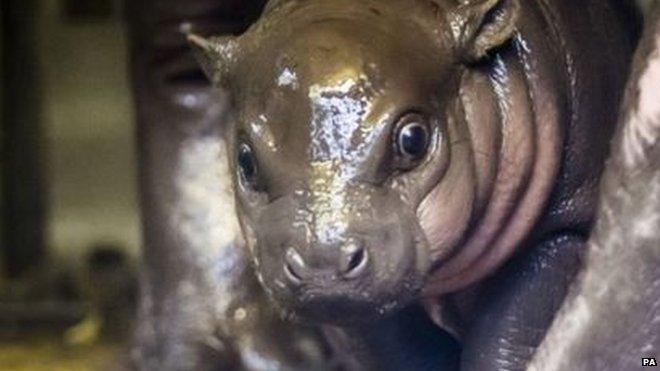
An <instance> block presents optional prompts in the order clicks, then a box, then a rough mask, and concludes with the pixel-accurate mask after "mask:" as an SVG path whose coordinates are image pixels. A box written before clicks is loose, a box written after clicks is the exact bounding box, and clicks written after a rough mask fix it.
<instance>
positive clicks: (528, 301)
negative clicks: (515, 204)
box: [461, 233, 585, 371]
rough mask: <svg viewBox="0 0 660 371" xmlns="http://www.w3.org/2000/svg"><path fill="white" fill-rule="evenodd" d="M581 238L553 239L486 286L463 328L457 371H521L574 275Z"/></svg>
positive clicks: (578, 260) (564, 236)
mask: <svg viewBox="0 0 660 371" xmlns="http://www.w3.org/2000/svg"><path fill="white" fill-rule="evenodd" d="M584 245H585V242H584V238H583V237H581V236H578V235H573V234H568V233H567V234H558V235H555V236H553V237H551V238H548V239H546V240H545V241H544V242H542V243H540V244H538V245H537V246H536V247H535V248H532V249H529V250H527V251H526V252H525V253H524V254H523V255H521V256H519V257H517V258H516V259H514V260H512V261H511V262H509V263H508V265H507V266H506V267H505V268H504V269H503V270H502V271H501V272H500V273H498V274H497V275H496V276H494V277H493V278H492V279H490V280H489V281H488V283H487V284H486V286H485V287H484V289H483V291H480V292H479V294H478V298H477V299H476V302H475V309H474V311H475V313H476V314H477V315H476V316H474V320H473V322H472V323H469V324H466V325H467V331H466V333H465V338H464V341H463V346H464V348H463V354H462V357H461V370H465V371H471V370H475V371H476V370H502V371H504V370H506V371H512V370H524V369H525V367H526V365H527V364H528V362H529V361H530V359H531V358H532V356H533V353H534V350H535V349H536V347H537V346H538V345H539V343H540V342H541V340H542V339H543V336H544V334H545V332H546V330H547V328H548V327H549V326H550V324H551V322H552V319H553V318H554V315H555V312H556V311H557V309H558V308H559V307H560V305H561V303H562V302H563V299H564V297H565V295H566V292H567V289H568V287H569V285H570V282H571V281H572V278H573V277H574V276H575V274H576V272H577V271H578V268H579V264H580V254H581V251H582V250H583V248H584Z"/></svg>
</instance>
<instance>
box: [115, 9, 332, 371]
mask: <svg viewBox="0 0 660 371" xmlns="http://www.w3.org/2000/svg"><path fill="white" fill-rule="evenodd" d="M126 5H127V7H128V9H127V10H128V13H127V14H128V15H129V20H130V25H131V36H132V46H133V55H132V56H133V60H132V62H133V63H132V68H133V77H134V79H133V81H134V93H135V99H136V103H137V114H138V136H139V157H140V186H141V196H142V207H143V216H144V222H143V225H144V237H145V250H144V266H143V268H142V269H143V270H142V279H141V289H142V295H141V304H140V311H139V320H138V323H139V326H138V329H137V332H136V341H135V346H134V349H133V352H132V358H133V360H134V362H135V366H136V368H137V369H141V370H216V369H217V370H235V369H241V370H266V369H267V370H273V369H324V368H325V367H326V364H327V363H328V361H327V360H326V359H325V355H326V354H325V348H324V345H323V343H321V342H320V341H319V338H318V337H315V333H314V332H312V331H310V330H308V329H303V328H300V327H296V326H294V325H290V324H285V323H284V322H282V321H280V320H279V317H278V316H277V315H276V314H275V313H274V312H273V311H271V310H270V306H269V305H268V304H266V303H265V302H264V300H265V298H264V296H263V294H262V291H261V289H260V287H259V286H258V284H257V282H256V279H255V278H254V274H253V272H252V269H251V267H250V266H249V264H248V261H247V259H246V258H245V256H244V254H243V249H242V248H241V246H240V245H239V244H238V241H237V240H236V237H237V236H238V235H237V234H236V232H237V222H236V220H235V216H234V211H233V197H232V195H231V188H230V186H229V180H228V177H227V175H226V167H227V165H226V153H225V152H224V142H223V140H222V139H221V135H220V134H221V131H222V125H221V123H222V122H223V117H224V116H223V115H224V111H225V109H224V106H225V104H224V100H223V99H222V94H221V93H219V92H217V91H215V90H211V89H210V87H209V86H208V84H207V82H206V80H205V79H204V78H203V77H202V75H201V72H199V70H198V68H197V67H196V65H195V63H194V61H193V60H192V58H190V57H189V55H188V52H187V50H188V48H187V45H186V43H185V38H184V37H183V36H182V34H181V33H180V31H179V28H180V26H181V25H182V23H183V22H185V21H191V22H194V24H193V27H194V28H195V29H196V30H200V31H202V32H215V33H221V34H224V33H228V32H237V31H240V30H241V29H242V28H243V27H245V25H246V23H247V21H248V20H249V19H250V18H251V17H253V16H255V15H256V13H257V12H258V10H259V7H260V5H261V4H260V3H259V2H258V1H248V2H246V1H208V0H206V1H205V0H201V1H200V0H196V1H185V2H182V1H168V0H163V1H155V0H154V1H128V2H126ZM330 366H331V364H330Z"/></svg>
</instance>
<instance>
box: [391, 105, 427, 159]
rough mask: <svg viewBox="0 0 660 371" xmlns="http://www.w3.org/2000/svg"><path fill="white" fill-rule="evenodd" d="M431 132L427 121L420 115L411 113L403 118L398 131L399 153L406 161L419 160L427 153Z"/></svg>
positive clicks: (397, 147) (397, 146) (397, 143)
mask: <svg viewBox="0 0 660 371" xmlns="http://www.w3.org/2000/svg"><path fill="white" fill-rule="evenodd" d="M429 143H430V134H429V129H428V125H427V124H426V121H425V120H424V119H423V118H422V117H421V116H419V115H417V114H414V115H409V116H406V117H404V118H403V119H402V120H401V124H400V125H399V129H398V130H397V132H396V138H395V146H396V150H397V153H398V154H399V155H400V156H402V157H403V160H405V161H406V162H411V161H417V160H419V159H421V158H422V157H424V156H425V155H426V152H427V151H428V148H429Z"/></svg>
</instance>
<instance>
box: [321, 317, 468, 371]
mask: <svg viewBox="0 0 660 371" xmlns="http://www.w3.org/2000/svg"><path fill="white" fill-rule="evenodd" d="M325 333H326V335H327V337H328V339H329V341H330V342H331V344H332V346H333V348H334V349H335V350H336V351H337V352H339V353H340V354H342V355H343V356H344V357H345V358H346V359H347V361H346V363H347V364H348V367H349V369H350V370H381V371H389V370H392V371H408V370H410V371H413V370H414V371H426V370H428V371H430V370H444V371H452V370H458V366H459V364H458V363H459V356H460V346H459V344H458V343H457V342H456V341H455V340H454V339H453V338H452V337H451V336H450V335H449V334H448V333H446V332H444V331H442V330H441V329H439V328H438V327H437V326H436V325H435V323H433V322H432V321H431V320H430V319H429V318H428V316H427V315H426V313H425V312H424V309H423V308H422V307H421V306H419V305H413V306H410V307H408V308H406V309H404V310H402V311H400V312H397V313H395V314H393V315H391V316H389V317H387V318H385V319H382V320H379V321H377V322H375V323H368V324H363V325H359V326H354V327H342V328H338V327H330V326H327V327H325ZM348 360H350V361H348Z"/></svg>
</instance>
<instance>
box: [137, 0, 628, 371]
mask: <svg viewBox="0 0 660 371" xmlns="http://www.w3.org/2000/svg"><path fill="white" fill-rule="evenodd" d="M200 3H202V2H200ZM209 3H210V2H209ZM205 6H206V5H205ZM205 6H197V7H195V11H198V12H203V10H204V9H212V8H213V7H208V6H206V7H205ZM227 7H229V8H231V7H232V5H227ZM236 7H238V5H236ZM157 8H158V7H157ZM624 8H626V5H625V4H624V2H621V1H615V0H608V1H601V0H580V1H571V2H568V1H559V0H543V1H542V0H534V1H518V0H470V1H463V2H460V4H459V2H458V1H450V0H416V1H409V0H407V1H404V0H365V1H360V2H355V1H349V0H324V1H321V0H307V1H295V0H282V1H272V2H270V3H269V4H268V5H267V6H266V8H265V10H264V12H263V13H262V16H261V18H260V19H259V20H257V21H256V23H255V24H254V25H253V26H252V27H250V28H249V29H248V30H247V31H246V32H245V33H243V34H242V35H241V36H238V37H235V36H223V37H212V38H208V39H204V38H202V37H200V36H197V35H190V36H189V39H190V41H192V43H193V44H194V45H195V46H196V48H197V54H198V57H199V59H200V61H201V65H202V66H203V69H204V71H205V72H206V73H207V75H208V76H209V77H210V79H211V80H212V81H213V82H214V83H215V85H217V86H220V87H222V88H224V90H225V92H227V93H229V94H228V95H229V104H228V105H227V106H226V105H225V103H226V101H225V100H224V99H223V98H222V95H221V94H219V93H218V92H212V91H210V90H208V89H206V88H204V89H199V87H195V88H194V89H191V90H186V89H187V88H186V89H183V90H177V89H181V87H180V86H179V87H177V89H170V90H168V89H167V88H163V87H161V86H160V85H159V83H160V82H161V81H163V82H165V83H172V82H181V81H183V82H190V81H193V82H195V83H199V81H198V79H197V78H196V77H194V75H193V77H194V78H192V79H191V78H190V76H189V75H186V74H185V73H183V74H176V73H171V71H173V70H175V71H177V72H181V71H183V72H186V68H189V67H187V66H186V67H182V64H183V65H185V63H182V62H181V61H174V62H172V63H170V64H167V63H164V67H162V68H161V69H156V79H155V80H156V83H155V84H153V85H151V84H150V83H149V82H148V81H147V82H143V83H141V84H137V86H136V92H137V93H138V94H137V96H138V103H139V104H141V105H142V107H147V108H144V109H143V111H139V113H140V114H141V115H140V119H141V122H140V128H141V129H140V135H141V143H142V148H143V150H142V154H141V156H142V159H141V161H142V163H143V165H142V166H143V167H142V168H143V172H144V173H143V176H142V179H143V180H142V188H143V204H144V206H145V215H147V216H148V218H147V219H146V222H145V226H146V234H147V255H146V258H147V261H148V263H150V264H149V270H148V275H149V276H148V277H146V278H145V279H144V280H143V282H144V290H143V291H144V292H145V293H146V294H145V295H144V299H143V304H142V313H143V314H142V317H143V319H144V321H143V323H144V324H143V325H142V326H141V330H140V331H139V332H138V340H139V343H140V346H138V347H137V349H138V352H136V354H137V355H138V356H137V357H138V358H139V359H141V361H139V362H141V363H142V364H143V365H147V366H144V367H143V368H145V369H149V368H150V367H149V365H152V366H153V365H161V366H162V365H164V364H168V362H173V363H169V364H170V365H173V366H171V367H172V369H204V368H205V367H211V366H209V363H214V362H219V361H218V358H219V359H220V360H222V359H224V358H227V357H226V354H233V355H234V356H235V357H236V354H238V356H237V357H241V356H243V357H245V355H246V354H247V355H249V354H250V352H251V351H252V350H253V349H254V347H253V346H251V344H253V343H254V339H255V336H252V335H253V334H256V339H257V340H258V341H257V343H259V344H262V347H261V349H262V350H263V349H265V350H266V351H265V352H262V353H261V354H262V356H264V357H265V358H266V359H270V360H272V361H274V362H276V364H278V363H277V362H282V361H283V362H285V363H284V365H287V366H282V363H279V364H280V368H285V369H288V368H296V363H295V362H291V360H292V359H293V360H295V359H300V358H299V354H300V352H299V351H298V350H297V349H295V347H294V348H291V347H287V346H284V348H283V349H280V348H279V347H280V346H282V345H283V344H284V343H283V342H282V338H281V337H280V336H279V335H277V334H273V333H272V331H268V328H269V327H271V326H272V327H273V328H280V326H283V325H282V323H281V322H278V320H277V319H276V318H275V317H276V316H275V315H274V314H273V312H272V310H271V308H270V304H268V303H274V304H275V307H277V309H279V310H280V311H281V312H283V313H285V314H286V315H287V316H288V317H293V318H300V319H306V320H307V321H308V323H309V322H311V323H314V324H323V326H322V329H323V332H324V334H325V338H324V339H320V338H319V337H318V333H317V332H315V331H314V330H313V329H308V328H305V327H301V328H298V327H296V328H295V330H292V331H291V334H292V337H291V338H292V339H303V341H302V342H305V341H306V340H304V339H312V340H311V341H312V343H315V344H319V345H318V348H319V349H323V347H324V345H325V340H327V341H329V342H330V343H332V344H333V346H334V348H335V354H337V353H339V354H342V355H343V358H345V359H348V360H349V361H350V362H349V363H352V367H353V368H358V369H376V368H380V369H397V370H401V369H415V370H419V369H437V368H438V367H440V366H444V367H445V368H447V369H455V367H458V366H457V365H456V364H455V361H456V360H455V357H454V358H452V357H451V356H448V355H447V354H445V353H443V351H441V350H438V352H436V353H434V352H432V351H428V349H431V350H432V349H433V348H434V347H435V348H437V349H440V347H441V346H447V344H449V348H450V349H453V348H452V346H453V345H451V344H452V343H451V341H447V340H446V334H445V333H444V332H443V331H441V330H440V329H439V328H443V329H445V330H448V331H450V332H452V333H453V334H454V335H455V336H456V337H457V338H459V339H460V341H461V343H462V347H463V351H462V361H461V363H462V365H461V369H476V370H481V369H492V368H493V364H495V365H497V367H498V369H521V368H522V367H524V365H525V364H526V362H527V361H528V360H529V359H530V357H531V353H532V352H533V349H534V348H535V346H536V345H537V344H538V342H539V341H540V339H541V337H542V336H543V334H544V332H545V329H546V328H547V326H548V325H549V323H550V321H551V320H552V317H553V315H554V313H555V310H556V309H557V307H558V306H559V304H560V303H561V300H562V299H563V297H564V294H565V291H566V288H567V287H568V284H569V282H570V281H571V279H572V276H573V274H574V272H575V271H576V270H577V268H578V264H579V255H580V251H581V250H582V248H583V246H584V241H585V240H586V236H587V235H588V232H589V230H590V227H591V223H592V219H593V213H594V204H595V200H596V194H597V192H596V191H597V186H596V185H597V180H598V177H599V176H600V173H601V170H602V166H603V163H604V159H605V157H606V154H607V149H608V141H609V138H610V136H611V135H612V132H613V128H614V123H615V117H616V111H617V107H618V101H619V98H620V97H619V92H620V91H621V90H622V86H623V82H624V80H625V76H626V74H627V68H628V63H629V59H630V55H631V53H632V49H633V44H634V31H635V22H634V20H633V18H632V17H627V16H625V14H629V12H624V11H622V10H623V9H624ZM163 9H164V8H163ZM200 9H201V10H200ZM161 11H162V10H161ZM209 14H218V13H217V12H216V11H215V10H214V11H213V12H211V10H209ZM163 18H164V19H166V20H167V19H169V18H167V17H163ZM190 18H191V19H192V20H193V21H194V20H195V17H194V14H193V15H191V17H190ZM163 23H164V24H167V23H166V22H163ZM156 24H158V22H156ZM197 24H201V27H200V26H197ZM192 29H193V30H194V31H195V32H199V33H204V34H213V33H226V31H233V32H235V31H236V29H235V28H231V27H227V28H226V29H222V27H220V28H219V29H213V28H211V29H209V27H208V24H207V23H204V22H195V23H194V24H193V28H192ZM221 31H224V32H221ZM158 40H159V41H162V40H160V39H158ZM164 44H167V39H165V43H164ZM140 53H141V52H140V51H139V50H138V52H136V55H138V56H140V55H141V54H140ZM164 55H168V54H166V53H154V56H153V60H154V61H156V64H157V65H158V63H162V62H161V61H162V56H164ZM148 62H149V60H148V59H147V60H141V59H138V60H137V63H136V66H137V69H136V76H137V78H138V82H140V81H143V80H144V79H143V78H142V77H141V76H139V75H140V73H144V71H146V70H147V69H148V66H149V63H148ZM161 72H162V75H163V76H160V75H159V73H161ZM145 75H148V74H146V73H145ZM141 79H142V80H141ZM165 85H166V84H165ZM195 89H196V90H195ZM154 91H155V92H156V94H153V92H154ZM160 91H164V94H160V95H159V94H158V93H159V92H160ZM185 98H193V99H185ZM149 105H151V106H152V108H148V106H149ZM139 107H140V106H139ZM153 107H159V109H155V108H153ZM225 108H226V110H227V112H228V115H227V116H224V115H223V113H224V112H225ZM163 112H170V113H172V114H171V115H169V114H163ZM161 120H162V121H163V122H169V121H173V124H172V125H171V126H166V127H164V128H159V127H158V126H155V125H154V124H153V123H159V122H160V121H161ZM189 121H193V122H196V123H198V124H195V125H194V126H188V127H185V126H184V127H181V124H182V123H184V122H189ZM220 122H223V125H224V126H220V125H217V123H220ZM151 125H154V126H151ZM221 134H222V135H221ZM225 147H226V148H225ZM225 151H226V152H225ZM224 154H227V159H228V163H229V167H228V169H229V172H230V174H231V176H232V179H233V181H232V187H233V193H234V195H235V197H236V206H237V212H238V216H239V221H240V225H241V230H242V233H243V237H244V238H243V240H244V241H243V242H241V241H236V240H232V238H226V236H223V235H222V234H221V233H220V234H218V233H215V232H213V231H215V227H217V226H218V225H220V224H222V225H223V226H230V229H231V228H232V227H233V224H232V222H231V221H229V220H226V219H225V217H226V216H227V215H229V214H230V213H232V212H233V205H231V202H227V200H226V199H220V198H215V196H217V195H218V194H220V193H222V194H226V193H231V192H227V190H226V189H224V188H222V187H220V188H222V189H219V188H218V186H217V184H216V183H218V182H220V180H219V177H218V176H216V175H218V174H215V173H213V174H215V175H213V176H209V177H200V176H199V174H205V172H204V169H205V168H207V167H208V166H212V165H213V164H214V163H217V164H218V165H217V166H218V167H217V168H218V169H219V168H221V165H222V164H220V161H222V160H223V156H224ZM193 180H198V182H196V181H193ZM190 185H192V187H189V186H190ZM200 190H201V191H202V192H201V193H200ZM205 192H208V193H205ZM200 195H201V196H200ZM214 195H215V196H214ZM168 205H169V206H168ZM219 205H222V209H223V210H225V211H224V212H222V211H220V209H218V207H220V206H219ZM165 206H167V207H165ZM191 232H192V233H191ZM219 237H222V240H226V241H225V242H226V244H225V243H223V244H222V245H223V247H222V248H220V249H219V250H218V249H216V250H213V249H211V250H209V249H208V248H207V247H206V246H210V245H217V244H218V243H217V242H216V239H218V238H219ZM243 243H244V244H245V248H244V249H242V248H240V247H239V246H240V245H242V244H243ZM216 248H217V246H216ZM222 261H224V262H225V264H224V265H223V264H221V262H222ZM228 261H231V262H233V263H232V264H229V265H231V266H232V269H228V270H221V272H223V274H222V275H217V274H216V273H217V272H218V271H216V270H215V268H219V267H222V266H225V267H226V266H227V264H226V262H228ZM248 262H249V263H248ZM250 263H251V264H250ZM216 264H217V266H216ZM173 267H177V268H176V269H173ZM214 267H215V268H214ZM252 267H254V270H255V271H256V276H257V279H258V280H259V281H260V282H261V287H263V289H264V292H265V294H266V295H265V296H268V297H269V298H270V301H269V302H266V298H265V296H263V294H262V293H261V292H260V291H259V289H256V287H257V286H258V285H256V282H252V281H250V280H251V279H252V278H251V277H252V276H251V272H252ZM214 272H215V273H214ZM245 282H251V283H250V284H246V285H241V283H245ZM253 283H254V284H253ZM223 288H228V289H223ZM219 298H223V299H222V300H220V299H219ZM210 299H212V300H210ZM227 299H230V300H227ZM180 302H186V303H188V304H189V305H186V306H176V305H174V304H173V303H180ZM246 303H247V304H246ZM420 305H421V306H423V307H424V308H425V309H424V310H421V309H419V308H420ZM242 306H247V307H250V308H255V309H254V311H253V312H249V313H254V314H253V316H252V317H250V318H252V319H253V320H252V321H250V322H248V325H247V326H244V327H241V326H239V327H238V330H236V331H233V329H235V327H232V326H235V321H234V318H235V316H234V315H235V314H236V313H235V310H236V309H241V308H242ZM259 308H261V309H259ZM264 308H267V309H264ZM195 313H197V315H195ZM199 313H203V316H201V317H200V316H199ZM241 313H244V314H245V312H241ZM411 313H412V314H411ZM423 313H426V314H423ZM419 316H428V318H425V319H418V318H417V317H419ZM193 317H195V320H191V319H192V318H193ZM238 317H241V316H238ZM429 319H432V320H433V321H434V322H435V324H434V323H433V322H431V320H429ZM164 321H165V322H167V321H169V322H171V323H173V324H175V325H176V326H172V327H169V328H168V327H167V326H166V327H164V328H162V325H161V324H162V323H163V322H164ZM239 322H240V321H239ZM250 324H252V325H250ZM436 325H439V326H436ZM218 328H220V330H218ZM390 330H391V331H390ZM413 330H414V331H413ZM232 333H233V334H235V336H228V334H229V335H231V334H232ZM388 333H390V334H397V336H399V337H398V338H396V337H395V339H391V338H388V337H387V336H386V335H385V334H388ZM294 334H295V335H294ZM412 334H423V336H422V335H419V338H418V339H417V340H420V339H421V340H420V341H411V340H410V337H411V336H412ZM218 337H220V338H221V339H222V340H223V341H221V342H217V341H216V340H215V339H216V338H218ZM245 339H248V340H245ZM250 339H252V340H250ZM251 341H252V342H253V343H251ZM292 343H295V342H292ZM200 344H201V346H200ZM209 344H211V345H213V346H216V348H218V347H217V345H218V344H222V346H220V347H219V348H223V347H225V346H228V347H229V348H232V347H235V348H236V349H232V350H238V352H233V351H232V352H229V353H223V352H218V351H217V349H214V348H213V346H209ZM227 344H230V345H227ZM231 344H234V345H233V346H232V345H231ZM423 344H426V345H427V346H426V347H425V346H423ZM257 348H258V347H257ZM200 349H202V350H204V349H206V350H213V349H214V350H213V351H211V353H213V354H215V355H216V359H213V358H212V361H210V362H209V361H208V356H206V355H205V354H204V353H203V352H201V353H200ZM273 349H275V350H277V351H276V352H274V353H272V352H271V353H269V350H273ZM420 349H424V350H423V351H420ZM173 350H176V351H177V352H178V353H177V352H173ZM457 352H458V351H456V352H454V353H457ZM312 353H314V352H312ZM218 354H220V356H219V357H218V356H217V355H218ZM316 354H323V352H320V353H319V352H316ZM325 356H327V355H325ZM168 357H169V358H168ZM248 358H249V357H248ZM312 358H313V359H312V362H314V361H316V362H319V361H320V362H321V363H322V364H323V363H324V362H327V359H324V356H323V355H321V356H316V357H312ZM149 362H151V363H149ZM242 362H243V366H242V367H244V368H246V369H259V368H258V367H257V368H251V367H250V366H248V365H246V364H245V362H246V361H245V360H243V361H242ZM239 363H240V362H239ZM317 364H318V363H317ZM297 367H301V368H302V369H305V367H310V366H309V365H308V364H303V365H301V364H300V363H297ZM319 367H320V366H319ZM312 368H315V367H312Z"/></svg>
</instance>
